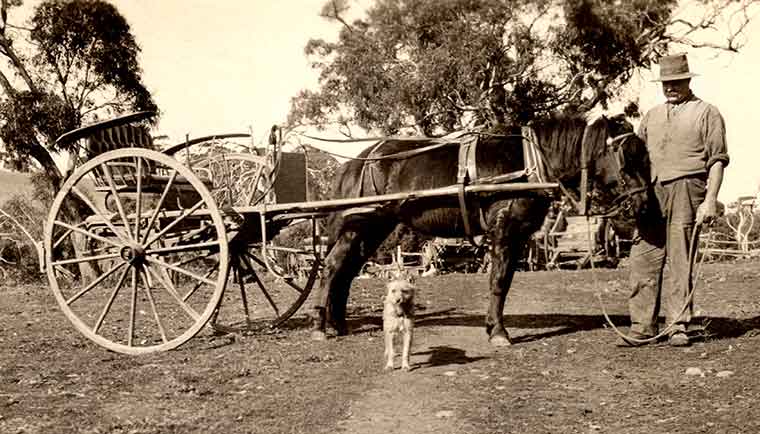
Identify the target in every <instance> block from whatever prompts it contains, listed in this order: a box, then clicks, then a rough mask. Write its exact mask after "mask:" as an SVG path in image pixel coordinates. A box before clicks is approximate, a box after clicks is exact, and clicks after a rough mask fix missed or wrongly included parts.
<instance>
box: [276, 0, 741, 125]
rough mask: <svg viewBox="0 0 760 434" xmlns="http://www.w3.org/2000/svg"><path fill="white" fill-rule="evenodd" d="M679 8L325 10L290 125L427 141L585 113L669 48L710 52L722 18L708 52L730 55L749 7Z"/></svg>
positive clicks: (657, 4)
mask: <svg viewBox="0 0 760 434" xmlns="http://www.w3.org/2000/svg"><path fill="white" fill-rule="evenodd" d="M679 3H680V4H683V3H684V2H678V1H677V0H662V1H659V0H658V1H654V0H632V1H625V2H621V1H616V0H513V1H508V2H507V1H501V0H378V1H376V2H374V3H373V4H372V6H371V7H369V9H368V10H367V11H366V14H365V15H364V16H363V17H361V18H358V19H356V20H354V21H353V22H351V23H349V22H348V20H347V18H346V17H347V16H349V15H351V11H350V8H349V6H348V5H349V3H348V2H347V1H346V0H329V1H327V2H326V4H325V6H324V8H323V10H322V16H323V17H325V18H326V19H328V20H332V21H333V22H335V23H336V24H338V25H340V26H341V31H340V34H339V36H338V39H337V41H327V40H324V39H312V40H310V41H309V43H308V44H307V45H306V47H305V53H306V54H307V55H308V56H309V58H310V59H311V61H312V66H313V67H314V68H315V69H316V70H317V71H318V72H319V74H320V75H319V84H320V86H319V89H317V90H303V91H302V92H301V93H299V94H298V95H297V96H296V97H295V98H294V99H293V100H292V105H291V113H290V116H289V122H290V124H291V125H316V126H318V127H326V126H328V125H329V126H334V125H336V124H337V125H338V126H341V127H343V129H344V130H343V132H344V133H345V134H347V135H351V131H350V128H351V127H352V126H359V127H361V128H363V129H366V130H379V131H381V132H383V133H386V134H396V133H402V132H405V131H408V129H409V128H413V129H414V130H415V132H416V133H418V134H424V135H434V134H442V133H447V132H451V131H452V130H456V129H461V128H463V127H466V126H472V125H473V124H477V125H485V126H491V127H494V126H498V125H499V124H503V123H524V122H526V121H529V120H530V119H533V118H535V117H537V116H541V115H544V114H547V113H549V112H552V111H555V110H563V111H571V112H585V111H587V110H589V109H591V108H592V107H593V106H594V105H596V104H597V103H601V104H603V105H604V104H606V101H607V100H608V99H609V98H610V97H611V96H614V95H615V92H616V91H618V90H619V89H620V87H621V86H622V85H623V84H624V83H625V82H627V81H628V79H629V78H630V76H631V74H632V72H633V71H635V70H636V68H640V67H648V66H649V65H650V62H652V61H655V60H656V59H657V58H658V57H659V56H660V55H662V54H664V53H666V52H667V51H668V50H669V49H670V48H672V46H674V45H675V44H687V45H690V46H694V47H705V46H708V45H707V44H705V43H704V42H703V41H702V40H700V39H699V35H700V32H702V31H707V30H709V29H712V28H714V27H716V26H717V23H718V22H719V21H720V20H721V19H723V18H726V16H729V18H730V19H734V21H735V22H733V23H732V24H734V25H733V26H732V27H731V29H732V30H731V31H730V32H729V35H728V36H727V39H726V40H725V41H724V43H723V44H720V43H713V44H711V45H710V46H711V48H720V49H725V50H730V51H735V50H737V49H738V47H739V46H740V45H741V41H740V40H739V39H737V36H739V35H741V33H742V31H743V29H744V27H745V26H746V23H747V22H748V21H749V15H748V14H747V13H746V12H747V11H748V10H749V8H750V7H754V6H755V3H756V2H755V1H753V0H742V1H740V2H722V1H720V2H719V1H717V0H716V1H709V0H702V1H695V2H687V3H688V6H689V7H690V8H691V9H690V11H692V12H696V14H695V16H696V18H694V19H693V20H692V21H688V20H687V19H685V18H684V17H683V16H682V15H677V14H676V13H675V12H676V9H677V8H678V7H679ZM719 42H720V41H719Z"/></svg>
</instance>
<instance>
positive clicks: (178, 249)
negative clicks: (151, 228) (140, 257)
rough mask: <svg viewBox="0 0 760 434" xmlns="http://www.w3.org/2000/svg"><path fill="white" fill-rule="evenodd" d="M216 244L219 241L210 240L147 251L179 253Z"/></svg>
mask: <svg viewBox="0 0 760 434" xmlns="http://www.w3.org/2000/svg"><path fill="white" fill-rule="evenodd" d="M215 246H219V241H209V242H206V243H197V244H183V245H178V246H171V247H159V248H157V249H150V250H146V251H145V253H146V254H148V255H156V254H159V253H178V252H187V251H195V250H206V249H207V248H209V247H215ZM212 253H214V252H212Z"/></svg>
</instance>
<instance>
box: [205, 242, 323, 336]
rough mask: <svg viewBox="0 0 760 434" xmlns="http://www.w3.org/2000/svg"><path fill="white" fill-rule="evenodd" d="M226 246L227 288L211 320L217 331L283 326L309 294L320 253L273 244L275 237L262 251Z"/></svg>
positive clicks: (256, 246)
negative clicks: (228, 276)
mask: <svg viewBox="0 0 760 434" xmlns="http://www.w3.org/2000/svg"><path fill="white" fill-rule="evenodd" d="M230 251H231V258H230V266H231V269H232V272H231V273H230V274H231V281H230V287H229V288H228V290H227V293H226V294H225V298H224V302H223V303H221V305H220V308H219V312H218V317H215V318H214V321H213V322H212V326H213V327H214V328H215V329H217V330H219V331H223V332H231V331H240V330H242V329H249V330H257V329H259V330H260V329H264V328H270V327H279V326H281V325H283V324H284V323H285V322H286V321H287V320H288V319H290V318H291V317H292V316H293V315H294V314H295V313H296V312H297V311H298V309H299V308H300V307H301V306H302V305H303V304H304V303H305V302H306V300H307V299H308V298H309V294H310V293H311V290H312V288H313V287H314V284H315V282H316V281H317V278H318V277H319V271H320V269H321V260H320V253H318V252H313V251H310V250H309V249H308V248H306V247H304V248H290V247H284V246H279V245H278V243H277V239H276V238H275V240H274V241H270V242H268V243H267V245H266V247H265V248H264V249H263V250H262V246H261V243H255V244H243V243H242V242H238V240H234V241H232V242H231V245H230ZM235 306H242V309H241V308H239V307H238V308H235Z"/></svg>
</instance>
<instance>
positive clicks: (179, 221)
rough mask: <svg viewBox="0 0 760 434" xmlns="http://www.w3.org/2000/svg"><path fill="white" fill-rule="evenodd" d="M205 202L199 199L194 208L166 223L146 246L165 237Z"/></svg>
mask: <svg viewBox="0 0 760 434" xmlns="http://www.w3.org/2000/svg"><path fill="white" fill-rule="evenodd" d="M204 203H205V202H204V201H203V200H200V201H198V203H196V204H195V205H193V207H192V208H190V209H189V210H187V211H185V212H183V213H182V214H181V215H180V216H179V217H177V218H176V219H175V220H174V221H173V222H171V223H169V224H168V225H166V227H165V228H163V229H162V230H161V232H159V233H157V234H155V235H154V236H153V237H152V238H151V239H150V240H149V241H148V242H146V243H144V246H145V248H146V249H147V248H148V247H150V246H151V244H153V243H155V242H156V241H158V240H159V239H160V238H161V237H163V236H164V235H165V234H166V233H167V232H169V231H170V230H172V229H173V228H174V226H177V225H178V224H180V223H182V222H183V221H184V220H185V219H186V218H188V217H189V216H190V215H192V214H193V213H194V212H195V211H197V210H198V209H199V208H200V207H201V206H202V205H203V204H204Z"/></svg>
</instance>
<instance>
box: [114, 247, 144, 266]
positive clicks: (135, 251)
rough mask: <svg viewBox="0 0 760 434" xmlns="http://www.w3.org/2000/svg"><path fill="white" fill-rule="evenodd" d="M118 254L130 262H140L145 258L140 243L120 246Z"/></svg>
mask: <svg viewBox="0 0 760 434" xmlns="http://www.w3.org/2000/svg"><path fill="white" fill-rule="evenodd" d="M120 255H121V258H122V259H124V260H125V261H128V262H129V263H131V264H136V263H142V262H143V261H144V260H145V248H143V246H141V245H133V246H124V247H122V248H121V252H120Z"/></svg>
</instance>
